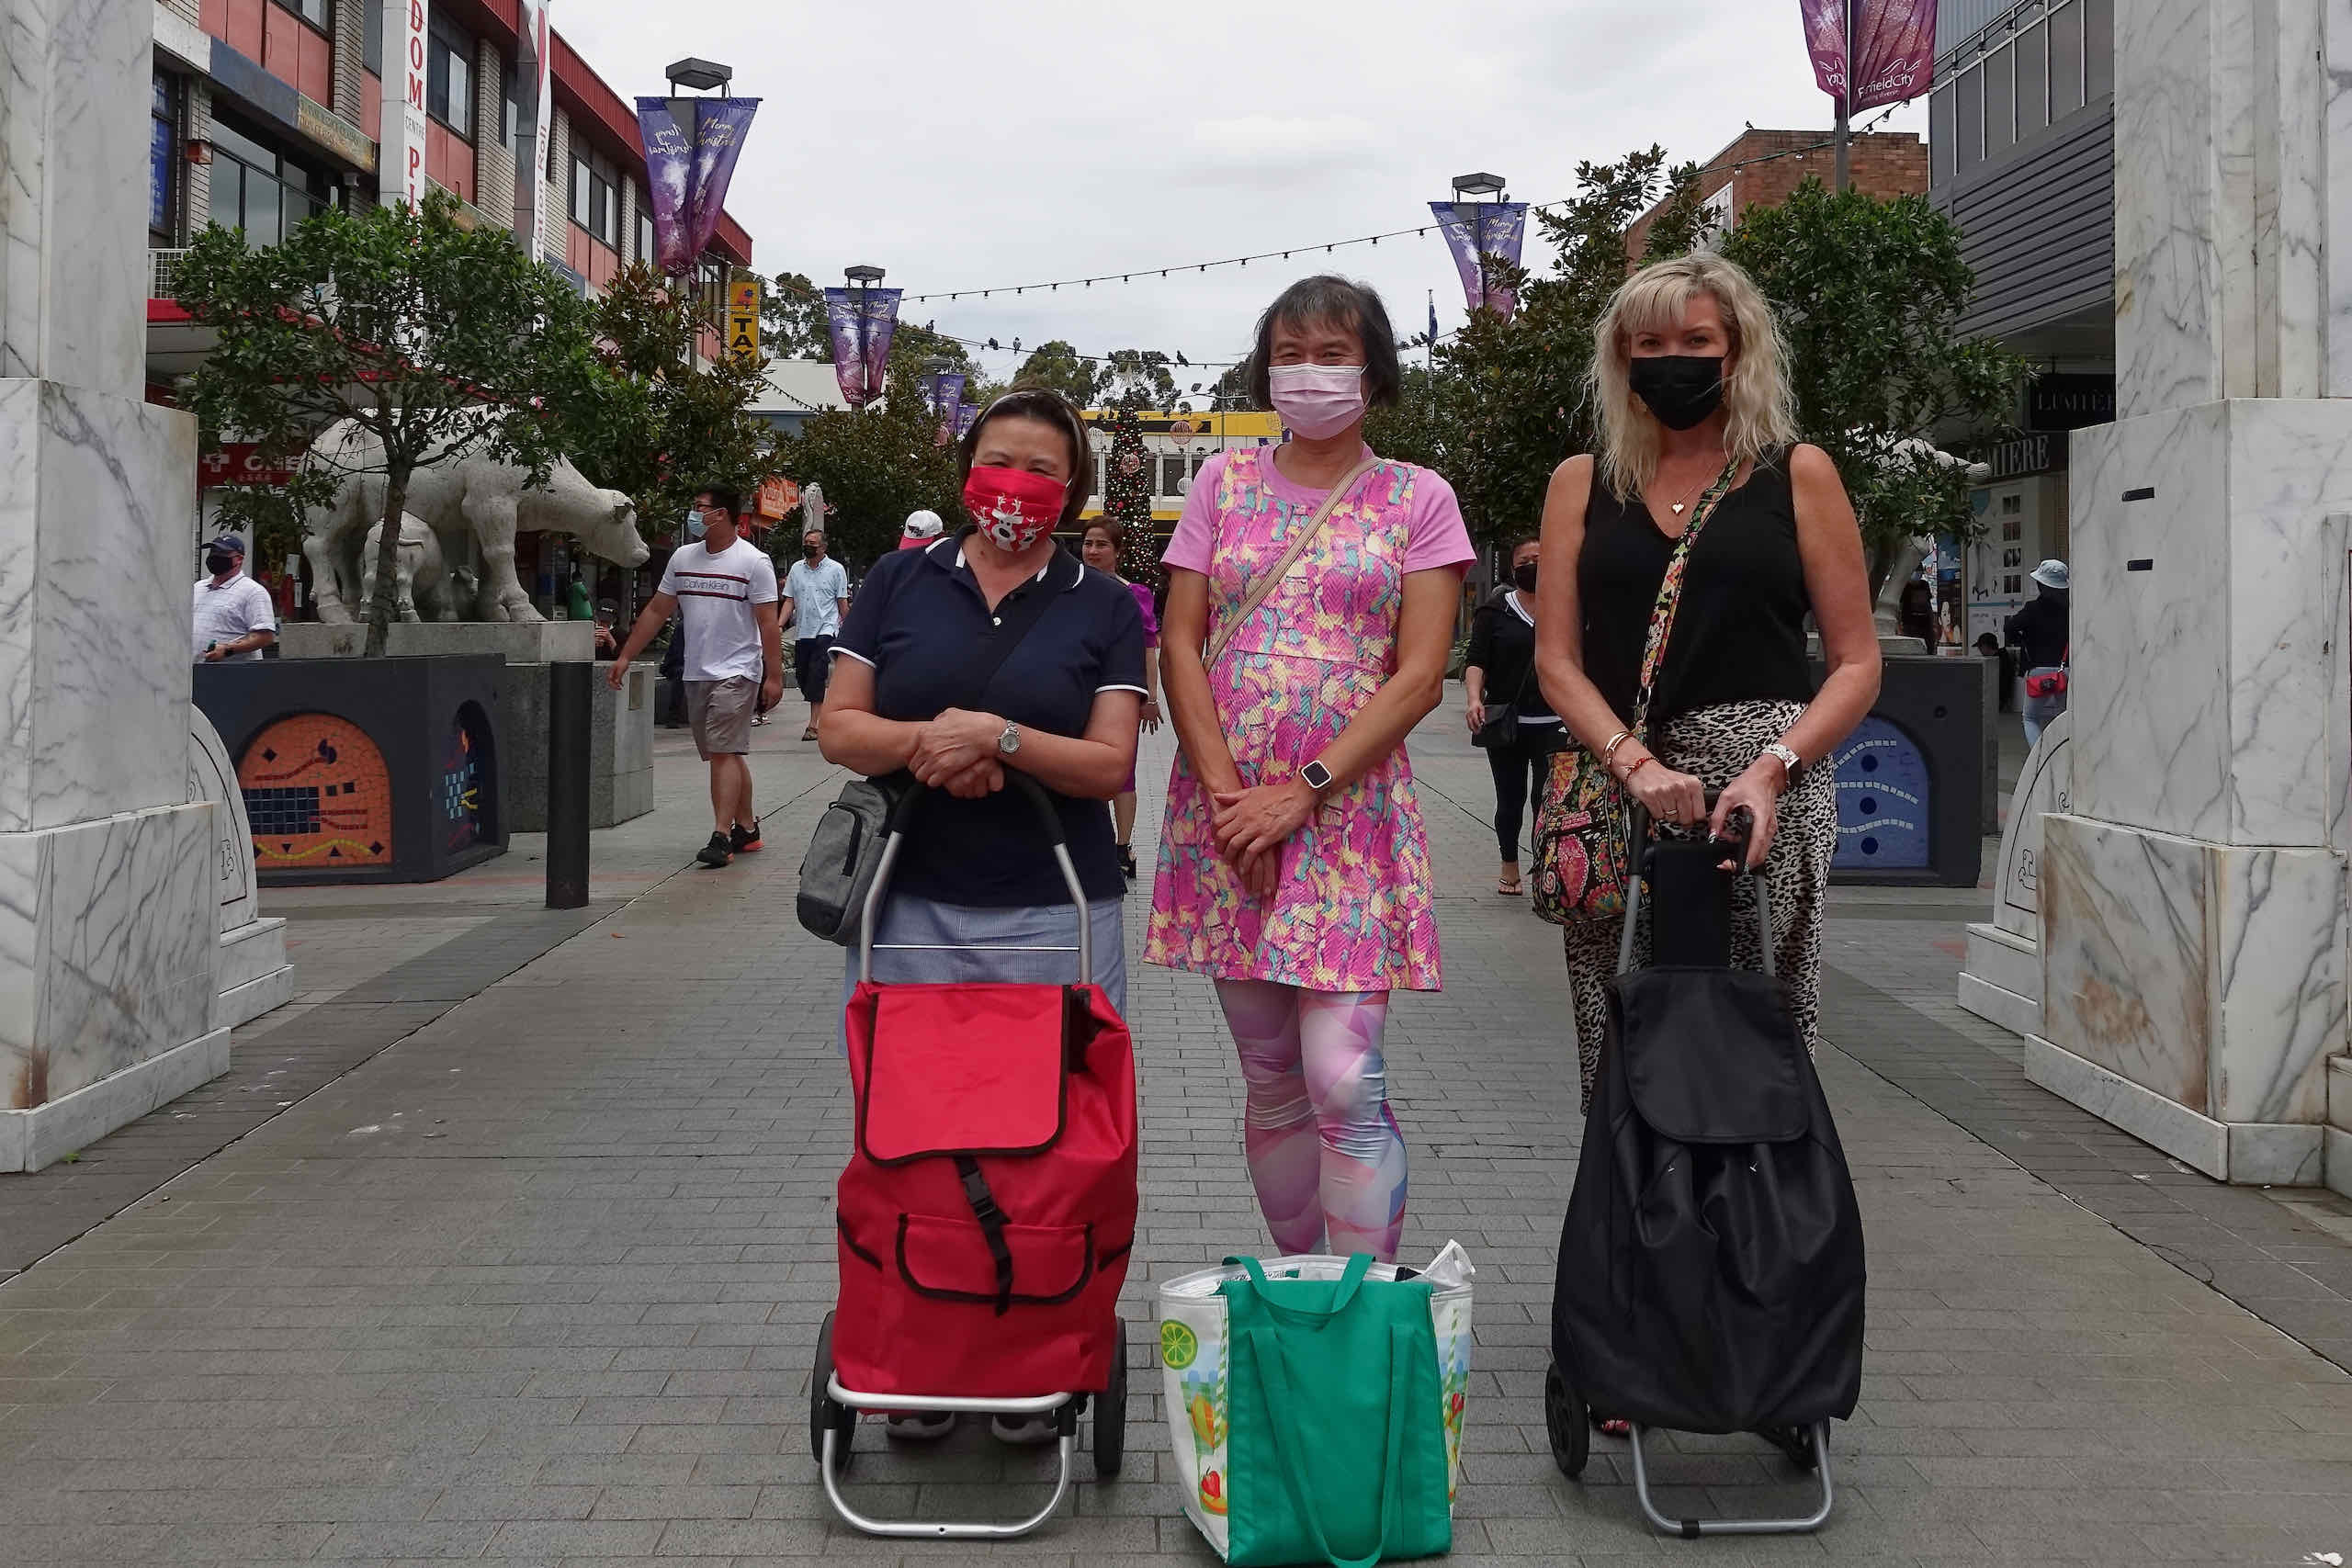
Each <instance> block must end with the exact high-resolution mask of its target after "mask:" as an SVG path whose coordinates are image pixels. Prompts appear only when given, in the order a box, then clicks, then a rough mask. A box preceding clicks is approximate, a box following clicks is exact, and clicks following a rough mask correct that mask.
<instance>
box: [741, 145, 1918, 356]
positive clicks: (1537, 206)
mask: <svg viewBox="0 0 2352 1568" xmlns="http://www.w3.org/2000/svg"><path fill="white" fill-rule="evenodd" d="M1903 107H1905V106H1904V105H1901V104H1895V105H1892V106H1890V107H1888V108H1886V109H1885V110H1884V111H1883V113H1881V114H1879V115H1878V116H1877V117H1876V118H1873V119H1871V120H1869V121H1868V122H1866V123H1864V124H1862V125H1860V126H1857V127H1855V128H1854V130H1853V134H1855V135H1858V136H1859V135H1866V134H1868V133H1869V132H1871V130H1876V129H1877V128H1878V127H1879V126H1882V125H1883V124H1885V123H1886V121H1887V120H1888V119H1890V118H1893V117H1894V114H1895V113H1896V112H1897V111H1898V110H1900V109H1902V108H1903ZM1836 145H1837V142H1836V140H1835V139H1834V138H1831V137H1824V138H1823V139H1822V140H1820V141H1809V142H1806V143H1804V145H1802V146H1797V147H1783V148H1781V149H1780V150H1778V151H1777V152H1759V153H1758V154H1756V155H1755V156H1753V157H1748V158H1739V159H1735V160H1732V161H1730V162H1727V163H1721V164H1706V165H1704V166H1703V167H1702V168H1700V169H1698V170H1696V171H1695V175H1696V176H1697V177H1702V178H1703V177H1704V176H1706V175H1716V174H1736V173H1738V172H1739V171H1740V170H1742V169H1746V168H1751V167H1753V166H1755V165H1757V164H1770V163H1773V162H1775V161H1777V160H1779V159H1782V158H1800V157H1803V156H1804V155H1805V154H1806V153H1809V152H1821V151H1823V150H1825V149H1827V148H1831V147H1835V146H1836ZM1572 199H1573V198H1570V197H1562V198H1561V199H1559V200H1556V201H1544V202H1532V203H1530V204H1529V209H1530V210H1532V211H1537V212H1546V211H1551V210H1553V209H1557V208H1563V207H1566V206H1568V205H1569V203H1570V201H1571V200H1572ZM1436 227H1437V225H1435V224H1434V223H1424V224H1419V225H1417V226H1415V227H1412V228H1406V229H1389V230H1385V231H1382V232H1380V233H1377V234H1360V235H1357V236H1355V237H1353V238H1351V239H1345V240H1328V241H1323V242H1320V243H1307V244H1303V245H1292V246H1289V247H1287V248H1286V249H1280V250H1266V251H1254V252H1251V253H1250V254H1248V255H1239V256H1227V257H1224V258H1222V259H1220V260H1215V261H1204V262H1182V263H1176V264H1171V265H1168V266H1142V267H1131V268H1128V269H1126V270H1125V271H1120V272H1105V273H1096V274H1094V275H1092V276H1080V277H1065V278H1058V279H1048V280H1047V281H1046V282H1043V283H1016V284H1011V285H999V286H997V287H994V288H958V289H952V290H947V291H944V292H943V291H939V290H933V291H932V292H930V293H925V294H907V295H902V296H901V297H900V300H899V303H900V304H901V305H912V304H927V303H930V302H932V301H934V300H941V299H945V300H951V301H955V300H963V299H990V298H992V297H993V296H995V295H998V294H1011V295H1013V296H1015V297H1016V298H1019V297H1023V296H1026V295H1028V294H1031V293H1033V292H1035V293H1058V292H1060V291H1061V290H1062V289H1063V288H1093V287H1094V285H1096V284H1098V283H1106V284H1107V283H1113V282H1117V283H1121V284H1127V283H1133V282H1134V281H1135V280H1136V279H1137V278H1145V279H1154V278H1162V277H1170V276H1182V275H1183V274H1185V273H1194V274H1198V273H1205V272H1207V271H1209V270H1210V269H1211V268H1213V267H1227V266H1236V267H1246V266H1248V265H1250V263H1251V262H1253V261H1267V260H1272V259H1275V258H1280V259H1282V260H1284V261H1287V260H1289V259H1290V258H1291V257H1292V256H1293V255H1295V254H1312V253H1314V252H1316V251H1318V250H1319V251H1322V252H1324V253H1325V254H1331V253H1333V252H1337V251H1340V250H1343V249H1346V248H1347V247H1349V246H1352V245H1377V244H1379V243H1380V242H1381V241H1383V240H1394V239H1401V238H1405V237H1407V236H1421V235H1427V234H1428V233H1430V231H1432V230H1434V229H1435V228H1436ZM772 286H773V287H779V288H788V289H791V291H793V292H796V293H801V294H804V295H807V296H809V297H810V298H816V299H822V298H823V290H822V289H821V288H819V287H817V286H815V285H810V286H809V288H806V289H801V288H794V286H791V285H787V284H785V283H784V281H783V279H782V278H781V277H779V278H777V279H776V280H775V284H774V285H772ZM922 331H923V332H925V333H928V334H930V335H931V336H933V337H936V338H940V339H943V340H944V341H946V342H949V343H954V344H961V345H963V346H964V347H966V348H969V349H976V350H979V351H982V352H987V353H998V354H1003V353H1012V354H1018V353H1021V352H1022V347H1021V340H1020V339H1019V338H1015V339H1013V340H1012V346H1011V347H1010V348H1007V347H1006V346H1005V344H1004V342H1003V340H1002V339H1001V338H994V337H990V338H974V337H963V336H959V335H957V334H956V333H948V332H941V331H940V330H939V329H938V328H936V327H934V326H928V325H927V326H925V327H923V328H922ZM1453 335H1454V334H1453V333H1450V332H1449V333H1441V334H1439V337H1438V338H1437V340H1436V341H1438V342H1443V341H1444V340H1445V339H1446V338H1449V337H1452V336H1453ZM1420 345H1421V344H1420V342H1419V340H1416V342H1415V344H1414V346H1420ZM1033 346H1034V345H1033ZM1119 352H1127V351H1125V350H1122V351H1119ZM1112 357H1113V355H1111V354H1108V353H1104V354H1088V353H1082V352H1081V353H1080V354H1079V358H1080V361H1081V362H1090V361H1091V362H1094V363H1103V362H1107V361H1109V360H1110V359H1111V358H1112ZM1244 358H1246V355H1236V356H1234V357H1232V358H1224V359H1220V358H1204V357H1200V356H1195V355H1186V354H1174V355H1169V357H1168V361H1167V362H1168V363H1169V364H1170V365H1171V366H1173V367H1178V368H1182V369H1208V370H1225V369H1229V368H1231V367H1233V366H1236V365H1238V364H1240V363H1242V361H1243V359H1244Z"/></svg>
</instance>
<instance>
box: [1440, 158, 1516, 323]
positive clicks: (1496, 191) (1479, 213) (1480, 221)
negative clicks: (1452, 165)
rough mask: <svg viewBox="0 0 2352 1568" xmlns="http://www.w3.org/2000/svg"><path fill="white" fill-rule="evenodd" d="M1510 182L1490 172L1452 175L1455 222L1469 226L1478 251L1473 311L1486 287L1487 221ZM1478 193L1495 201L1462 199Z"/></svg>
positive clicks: (1472, 303) (1471, 303) (1484, 299)
mask: <svg viewBox="0 0 2352 1568" xmlns="http://www.w3.org/2000/svg"><path fill="white" fill-rule="evenodd" d="M1509 184H1510V182H1509V181H1507V180H1505V179H1504V178H1503V177H1502V175H1490V174H1487V173H1485V172H1483V171H1481V172H1480V173H1477V174H1470V175H1454V176H1453V216H1454V218H1455V220H1457V221H1462V222H1466V223H1468V224H1469V225H1470V236H1471V243H1472V244H1473V245H1475V246H1476V248H1477V254H1478V298H1477V299H1474V300H1472V301H1471V302H1470V308H1471V309H1472V310H1476V309H1477V308H1478V307H1479V306H1480V305H1482V304H1484V303H1486V299H1487V287H1488V285H1487V219H1488V218H1489V217H1491V216H1492V215H1493V213H1494V210H1495V202H1500V201H1501V200H1502V199H1503V196H1504V193H1505V191H1506V189H1507V187H1508V186H1509ZM1480 196H1490V197H1494V198H1495V202H1483V201H1466V202H1465V201H1464V199H1463V198H1464V197H1480Z"/></svg>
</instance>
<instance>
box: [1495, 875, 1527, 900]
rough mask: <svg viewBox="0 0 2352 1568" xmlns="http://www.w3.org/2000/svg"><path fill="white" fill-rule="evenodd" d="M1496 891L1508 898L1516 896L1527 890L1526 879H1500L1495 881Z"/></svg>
mask: <svg viewBox="0 0 2352 1568" xmlns="http://www.w3.org/2000/svg"><path fill="white" fill-rule="evenodd" d="M1495 891H1496V892H1498V893H1499V894H1501V895H1502V896H1503V897H1506V898H1516V897H1520V896H1521V895H1522V894H1524V893H1525V892H1526V891H1527V884H1526V883H1525V882H1524V881H1521V882H1504V881H1501V880H1499V879H1498V880H1497V881H1496V883H1495Z"/></svg>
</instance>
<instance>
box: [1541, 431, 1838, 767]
mask: <svg viewBox="0 0 2352 1568" xmlns="http://www.w3.org/2000/svg"><path fill="white" fill-rule="evenodd" d="M1674 547H1675V541H1674V540H1672V539H1669V538H1668V537H1667V536H1665V535H1664V534H1662V533H1660V532H1659V531H1658V527H1657V524H1656V523H1655V522H1653V521H1652V520H1651V517H1650V510H1649V507H1648V506H1647V505H1646V504H1645V503H1644V502H1643V501H1642V498H1641V497H1640V496H1638V495H1636V496H1635V497H1634V498H1633V500H1632V501H1630V502H1620V501H1619V500H1618V499H1617V498H1616V496H1615V495H1613V494H1612V493H1611V491H1610V489H1609V487H1608V486H1607V485H1606V484H1604V483H1602V482H1601V479H1600V466H1599V465H1598V464H1596V465H1594V469H1593V482H1592V495H1591V498H1590V500H1589V501H1588V502H1586V503H1585V513H1584V550H1583V553H1582V554H1581V555H1580V556H1578V557H1577V601H1578V603H1579V604H1580V605H1581V607H1582V611H1583V615H1584V670H1585V673H1586V674H1587V675H1588V676H1589V677H1590V678H1591V680H1592V683H1593V684H1594V685H1596V686H1598V687H1599V688H1600V694H1601V695H1602V696H1604V697H1606V698H1608V699H1609V705H1610V707H1611V708H1612V709H1614V710H1615V712H1616V714H1617V716H1618V717H1619V718H1621V719H1623V720H1625V721H1626V722H1628V723H1630V722H1632V720H1633V716H1634V694H1635V692H1636V690H1637V689H1638V687H1639V685H1640V682H1641V673H1642V648H1643V645H1644V643H1645V641H1646V640H1647V638H1648V637H1649V627H1650V615H1651V613H1652V611H1654V610H1655V609H1656V608H1657V591H1658V585H1659V584H1660V583H1661V582H1663V581H1665V580H1666V567H1667V562H1668V560H1669V559H1671V558H1673V555H1674ZM1810 609H1811V601H1810V599H1809V598H1808V597H1807V595H1806V593H1805V585H1804V561H1803V559H1802V558H1800V557H1799V556H1798V554H1797V513H1796V502H1795V498H1794V497H1793V496H1792V493H1791V491H1790V488H1789V470H1788V455H1787V453H1785V452H1781V453H1775V454H1773V455H1771V456H1770V457H1768V458H1767V459H1766V460H1765V461H1763V462H1759V463H1758V464H1757V465H1756V467H1755V468H1754V469H1753V471H1751V472H1750V474H1749V475H1748V479H1747V483H1745V484H1743V485H1741V486H1739V487H1738V488H1737V489H1736V490H1734V491H1731V492H1730V493H1729V494H1727V495H1725V496H1724V499H1723V501H1722V502H1720V503H1718V504H1717V506H1716V508H1715V512H1714V515H1713V517H1711V518H1709V519H1708V520H1707V525H1706V527H1705V528H1704V529H1702V530H1701V532H1700V535H1699V541H1698V543H1697V544H1695V545H1693V546H1691V559H1690V562H1689V564H1688V565H1687V566H1686V567H1685V568H1684V570H1683V578H1682V601H1681V604H1680V605H1679V607H1678V608H1677V609H1676V611H1675V613H1674V632H1673V635H1672V637H1669V638H1668V642H1667V647H1666V664H1665V667H1664V668H1663V669H1662V670H1661V671H1659V674H1658V682H1657V694H1656V695H1655V696H1654V697H1653V698H1652V699H1651V703H1650V713H1649V726H1648V728H1649V732H1650V733H1651V734H1653V735H1655V734H1657V732H1658V730H1659V729H1660V728H1663V727H1664V726H1665V725H1667V724H1668V723H1669V722H1671V721H1672V720H1674V719H1676V718H1679V717H1680V716H1682V715H1684V714H1687V713H1690V712H1692V711H1693V710H1695V709H1698V708H1703V707H1712V706H1713V705H1716V704H1718V703H1735V702H1752V701H1758V700H1766V701H1770V700H1784V701H1788V702H1797V703H1808V702H1811V701H1812V700H1813V694H1814V681H1813V669H1812V666H1811V664H1810V662H1809V661H1808V660H1806V658H1805V626H1804V623H1805V615H1806V614H1807V612H1808V611H1809V610H1810Z"/></svg>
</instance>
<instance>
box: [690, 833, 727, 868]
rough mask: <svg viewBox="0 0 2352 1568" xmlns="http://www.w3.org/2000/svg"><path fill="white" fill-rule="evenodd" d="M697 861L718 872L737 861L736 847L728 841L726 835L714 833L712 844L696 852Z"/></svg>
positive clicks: (709, 843) (711, 837) (711, 838)
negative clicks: (723, 866)
mask: <svg viewBox="0 0 2352 1568" xmlns="http://www.w3.org/2000/svg"><path fill="white" fill-rule="evenodd" d="M695 859H696V860H698V861H700V862H701V863H703V864H705V865H707V866H708V867H710V868H711V869H712V870H713V871H716V870H718V868H719V867H720V866H722V865H726V864H729V863H731V862H732V861H733V860H734V859H735V847H734V845H733V844H731V843H729V841H728V838H727V835H726V834H724V833H713V834H712V835H711V836H710V842H708V843H707V844H705V845H704V846H703V847H702V848H701V849H699V850H696V851H695Z"/></svg>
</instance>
